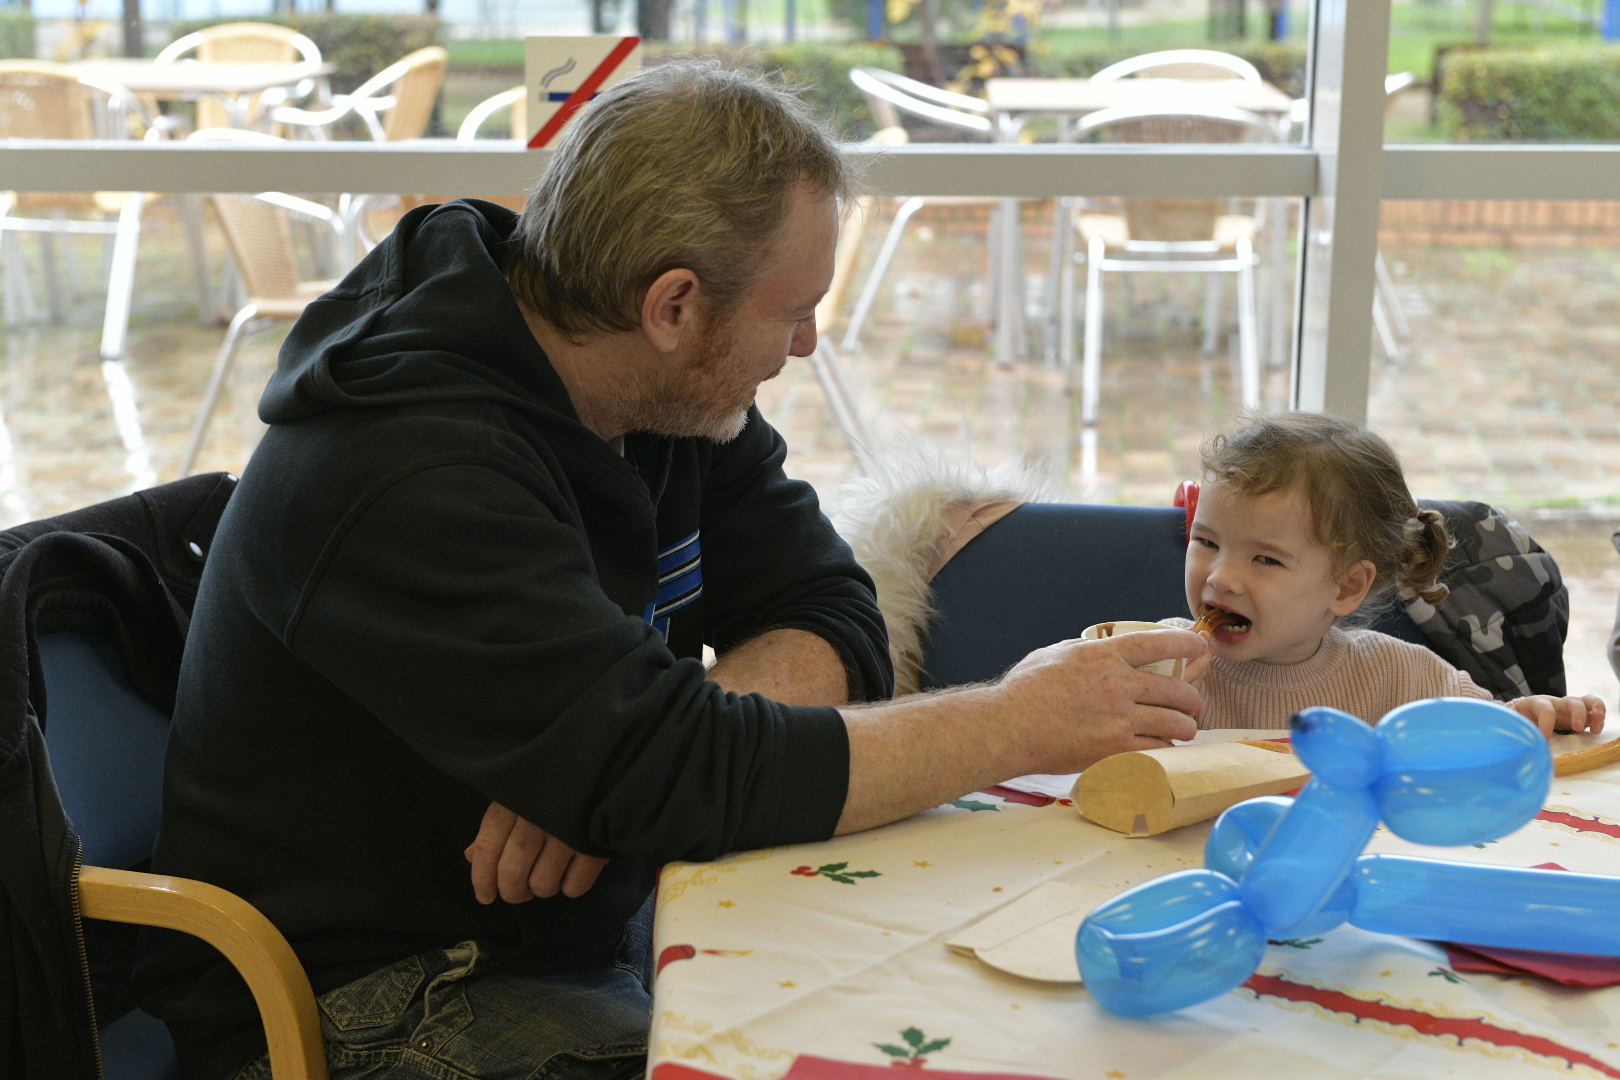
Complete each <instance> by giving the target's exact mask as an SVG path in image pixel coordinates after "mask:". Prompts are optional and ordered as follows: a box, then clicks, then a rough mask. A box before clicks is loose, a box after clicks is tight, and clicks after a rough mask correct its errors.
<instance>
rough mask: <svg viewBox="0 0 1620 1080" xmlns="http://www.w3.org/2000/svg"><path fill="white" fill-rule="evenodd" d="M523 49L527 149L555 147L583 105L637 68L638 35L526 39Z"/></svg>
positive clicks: (639, 67) (639, 47)
mask: <svg viewBox="0 0 1620 1080" xmlns="http://www.w3.org/2000/svg"><path fill="white" fill-rule="evenodd" d="M526 46H527V48H526V50H525V53H524V61H525V63H524V66H525V69H526V70H525V74H526V76H527V78H526V80H525V81H526V82H527V83H528V95H529V100H528V102H527V111H528V120H529V131H528V141H529V148H530V149H539V148H540V147H544V146H555V145H556V143H557V137H558V136H559V135H561V134H562V130H563V128H565V127H567V126H568V123H569V121H571V120H572V119H573V118H574V117H575V116H577V115H579V110H580V109H582V108H584V106H585V104H586V103H587V102H589V101H590V100H591V98H593V97H595V96H596V95H597V94H600V93H601V92H602V91H604V90H606V89H607V88H608V87H610V86H616V85H618V84H619V83H621V82H623V81H624V80H625V79H628V78H629V77H630V76H632V75H634V74H635V73H636V72H637V71H640V70H641V39H640V38H639V37H635V36H633V35H632V36H630V37H616V36H615V37H531V38H528V39H527V41H526Z"/></svg>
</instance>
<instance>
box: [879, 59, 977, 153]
mask: <svg viewBox="0 0 1620 1080" xmlns="http://www.w3.org/2000/svg"><path fill="white" fill-rule="evenodd" d="M849 81H850V82H852V83H854V84H855V89H857V90H859V91H860V92H861V96H862V97H864V98H866V104H867V107H868V108H870V109H871V110H872V118H873V119H874V120H876V121H877V122H878V123H879V124H880V125H882V126H883V127H885V128H891V127H901V126H903V125H902V124H901V122H900V114H901V113H904V114H906V115H907V116H914V117H916V118H917V119H919V120H928V121H931V122H933V123H934V124H935V125H938V126H940V127H944V128H949V129H952V130H954V131H968V132H973V133H974V134H976V135H979V136H983V137H985V138H989V136H990V133H991V131H992V130H993V125H992V123H991V120H990V105H989V103H988V102H985V101H983V100H982V99H980V98H976V97H971V96H969V95H967V94H958V93H956V92H954V91H951V90H941V89H940V88H939V87H937V86H930V85H928V84H927V83H925V82H918V81H917V80H916V79H908V78H906V77H905V76H904V75H896V74H895V73H894V72H892V71H884V70H883V69H882V68H874V67H855V68H850V69H849Z"/></svg>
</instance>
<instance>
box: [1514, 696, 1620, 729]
mask: <svg viewBox="0 0 1620 1080" xmlns="http://www.w3.org/2000/svg"><path fill="white" fill-rule="evenodd" d="M1507 704H1508V708H1510V709H1512V710H1513V711H1514V712H1516V713H1518V714H1519V715H1521V716H1523V717H1525V718H1526V719H1527V720H1529V721H1530V722H1531V723H1533V724H1535V725H1536V727H1538V728H1540V729H1541V733H1542V734H1543V735H1545V736H1547V737H1549V738H1551V737H1552V735H1553V734H1554V733H1555V732H1573V731H1587V732H1591V733H1592V734H1593V735H1596V734H1597V733H1598V732H1600V731H1602V730H1603V717H1604V714H1605V712H1606V711H1607V707H1606V706H1605V705H1604V704H1603V699H1602V698H1598V697H1593V696H1592V695H1591V694H1586V695H1583V696H1581V697H1562V698H1558V697H1552V696H1550V695H1548V694H1536V695H1534V696H1532V697H1522V698H1517V699H1515V700H1513V701H1510V702H1508V703H1507Z"/></svg>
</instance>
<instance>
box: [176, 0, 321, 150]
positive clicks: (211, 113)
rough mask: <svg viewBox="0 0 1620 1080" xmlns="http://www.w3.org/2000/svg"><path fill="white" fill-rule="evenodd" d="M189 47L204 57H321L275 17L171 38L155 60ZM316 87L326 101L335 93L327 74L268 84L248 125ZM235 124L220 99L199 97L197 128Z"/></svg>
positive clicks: (316, 60)
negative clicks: (292, 82)
mask: <svg viewBox="0 0 1620 1080" xmlns="http://www.w3.org/2000/svg"><path fill="white" fill-rule="evenodd" d="M188 53H196V57H195V59H197V60H202V61H205V62H245V63H258V64H265V63H269V64H292V63H297V62H299V61H303V62H304V63H305V64H308V65H310V66H311V67H319V66H320V65H321V63H322V58H321V50H320V46H318V45H316V44H315V42H313V41H311V40H310V39H309V38H308V37H305V36H304V35H303V34H300V33H299V32H298V31H296V30H293V29H291V28H290V27H286V26H277V25H276V24H275V23H260V22H238V23H224V24H222V25H220V26H208V27H204V28H203V29H201V30H198V31H196V32H194V33H190V34H186V35H185V36H183V37H179V38H176V39H175V40H173V41H171V42H169V44H168V45H166V46H164V48H163V51H161V52H159V53H158V54H157V57H156V58H155V59H154V61H153V62H154V63H158V64H176V63H180V62H181V61H183V60H184V59H186V57H187V54H188ZM317 92H318V93H317ZM312 93H315V94H317V97H318V98H319V99H321V100H323V101H324V100H325V99H326V98H327V97H329V96H330V90H329V89H328V88H327V82H326V77H325V76H324V75H323V76H312V77H310V78H307V79H301V80H299V82H298V83H296V84H295V85H294V86H292V87H290V88H288V87H274V88H272V89H270V90H266V91H265V92H264V93H263V94H260V95H259V96H258V98H257V100H255V101H251V102H249V103H248V107H247V109H246V116H247V117H248V120H249V126H256V125H255V124H254V123H253V121H254V120H255V119H256V118H258V117H260V116H262V115H263V113H264V111H265V110H267V109H271V108H274V107H276V106H279V105H286V104H287V103H288V102H292V101H302V100H303V99H305V98H307V97H309V96H310V94H312ZM230 126H231V121H230V116H229V114H228V113H227V111H226V109H225V106H224V105H223V104H222V103H221V102H219V101H215V100H211V99H209V98H203V99H202V100H200V101H198V102H197V128H198V130H201V129H202V128H211V127H230Z"/></svg>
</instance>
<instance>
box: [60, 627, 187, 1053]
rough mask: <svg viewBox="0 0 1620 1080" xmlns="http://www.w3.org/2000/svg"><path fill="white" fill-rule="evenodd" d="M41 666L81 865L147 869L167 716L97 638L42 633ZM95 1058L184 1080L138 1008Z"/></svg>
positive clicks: (157, 1028)
mask: <svg viewBox="0 0 1620 1080" xmlns="http://www.w3.org/2000/svg"><path fill="white" fill-rule="evenodd" d="M39 660H40V665H41V667H42V668H43V669H44V674H45V695H46V720H45V746H46V750H47V751H48V752H49V754H50V758H51V775H52V777H53V778H54V779H55V781H56V787H57V792H58V794H59V795H60V796H61V799H62V808H63V809H64V810H66V811H67V815H68V818H69V820H71V821H72V822H73V828H74V831H76V832H77V833H78V834H79V836H80V838H81V839H82V840H83V842H84V863H85V865H86V866H107V867H114V868H117V869H132V868H136V867H140V868H141V869H144V866H141V864H143V863H145V862H146V861H147V860H148V859H150V858H151V857H152V847H153V845H154V844H155V843H156V841H157V833H158V821H159V816H160V812H161V809H162V802H163V756H164V750H165V747H166V746H167V744H168V738H169V715H168V714H167V713H166V712H164V711H163V710H161V709H159V708H157V707H155V706H154V705H152V704H151V703H150V702H148V701H147V700H146V699H145V698H143V697H141V696H140V695H139V694H137V693H136V692H135V690H134V689H133V688H132V687H131V686H130V684H129V680H128V679H126V678H125V677H124V670H123V665H122V664H121V663H120V662H119V659H118V655H117V653H116V652H115V651H114V650H113V648H112V647H111V646H110V645H108V644H107V643H106V642H104V641H102V640H100V639H97V638H95V637H92V636H89V635H86V634H81V633H77V632H61V633H54V634H42V635H40V637H39ZM118 929H120V930H125V931H126V932H130V933H132V932H133V931H134V928H133V927H128V928H125V927H122V926H120V927H119V928H118ZM106 1020H107V1018H106V1017H100V1018H99V1022H101V1023H103V1024H106ZM101 1056H102V1063H103V1067H104V1070H105V1073H104V1075H105V1077H106V1080H170V1078H178V1077H179V1075H180V1070H179V1066H178V1065H177V1064H176V1062H175V1055H174V1044H173V1043H172V1042H171V1040H170V1039H169V1031H168V1028H166V1027H165V1026H164V1025H163V1023H162V1022H161V1021H159V1020H156V1019H154V1018H153V1017H151V1016H149V1015H147V1014H146V1013H144V1012H142V1011H141V1010H140V1009H133V1010H131V1011H130V1012H128V1013H125V1014H124V1015H123V1016H121V1017H119V1018H117V1019H116V1020H114V1021H113V1022H112V1023H111V1024H107V1025H106V1026H105V1027H104V1028H103V1029H102V1031H101Z"/></svg>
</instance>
